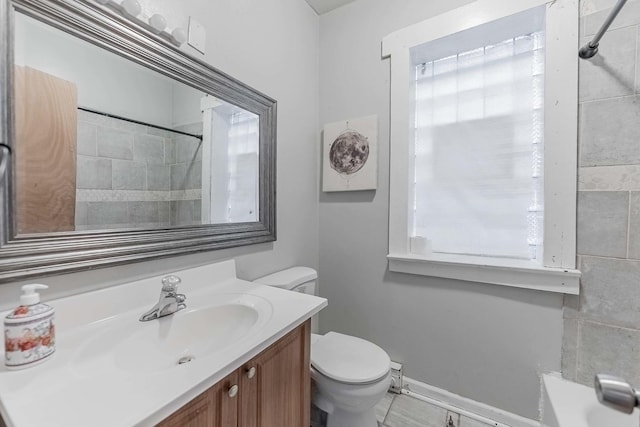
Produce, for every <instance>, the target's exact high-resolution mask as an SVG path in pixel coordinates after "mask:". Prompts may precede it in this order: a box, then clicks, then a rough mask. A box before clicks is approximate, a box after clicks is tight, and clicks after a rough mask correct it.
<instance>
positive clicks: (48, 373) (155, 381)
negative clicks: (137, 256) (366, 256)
mask: <svg viewBox="0 0 640 427" xmlns="http://www.w3.org/2000/svg"><path fill="white" fill-rule="evenodd" d="M174 274H176V275H178V276H179V277H180V278H181V279H182V283H181V284H180V285H179V288H178V291H179V292H180V293H184V294H185V295H186V296H187V300H186V303H187V309H185V310H182V311H180V312H177V313H175V314H173V315H171V316H167V317H165V318H162V319H160V320H152V321H150V322H160V321H165V322H171V321H172V320H171V317H172V316H176V318H177V316H181V315H187V313H189V312H190V311H194V310H198V309H200V308H204V307H209V306H211V305H212V304H213V305H215V304H221V303H224V301H231V300H236V301H240V302H243V301H248V302H247V304H251V303H252V301H257V302H260V304H258V305H260V307H261V308H260V309H261V310H262V311H261V313H262V314H261V315H260V317H259V318H258V320H257V322H256V323H255V325H254V327H253V328H252V329H251V330H250V331H249V332H248V333H247V334H246V335H243V336H242V337H241V338H238V339H234V340H233V342H232V343H231V344H228V345H225V346H224V348H222V349H221V350H219V351H217V350H216V351H212V352H211V353H210V354H208V355H204V356H197V355H196V359H194V360H193V361H192V362H189V363H187V364H184V365H175V366H171V367H170V368H166V369H126V368H123V365H122V363H116V362H114V358H113V356H111V355H110V352H112V351H114V348H115V347H117V345H114V343H112V342H111V341H110V340H113V339H114V334H113V333H111V334H108V332H109V331H118V330H123V329H122V328H125V327H126V328H128V327H129V325H131V328H132V329H135V328H140V326H139V325H144V324H146V323H149V322H144V323H143V322H139V321H138V318H139V317H140V315H141V314H142V313H143V312H145V311H146V310H148V309H149V308H151V307H152V306H153V305H154V304H155V303H156V301H157V299H158V295H159V293H160V287H161V285H160V278H161V277H162V276H158V277H154V278H149V279H144V280H139V281H136V282H131V283H127V284H124V285H121V286H115V287H112V288H108V289H103V290H100V291H95V292H89V293H86V294H80V295H77V296H73V297H68V298H62V299H59V300H53V301H44V302H46V303H48V304H50V305H51V306H53V307H54V308H55V309H56V317H55V325H56V353H55V354H54V355H53V356H52V357H51V358H50V360H47V361H45V362H44V363H42V364H40V365H37V366H34V367H31V368H28V369H24V370H20V371H10V370H7V369H6V368H5V367H4V363H3V364H2V366H1V367H0V414H1V415H2V417H3V418H4V420H5V423H6V424H7V427H36V426H45V425H46V426H50V427H54V426H58V425H59V426H65V427H73V426H78V427H86V426H88V425H91V426H92V427H100V426H105V427H117V426H123V427H130V426H150V425H154V424H156V423H158V422H159V421H161V420H163V419H164V418H166V417H167V416H169V415H170V414H172V413H173V412H175V411H176V410H177V409H179V408H180V407H182V406H183V405H184V404H185V403H187V402H189V401H190V400H191V399H193V398H194V397H196V396H198V395H199V394H200V393H202V392H203V391H205V390H206V389H208V388H209V387H211V386H212V385H213V384H215V383H217V382H218V381H219V380H221V379H222V378H224V377H225V376H227V375H228V374H229V373H231V372H233V371H234V370H235V369H237V368H238V367H240V366H241V365H242V364H243V363H245V362H247V361H248V360H250V359H251V358H253V357H254V356H256V355H257V354H259V353H260V352H261V351H263V350H264V349H266V348H267V347H269V346H270V345H271V344H273V343H274V342H276V341H277V340H278V339H280V338H282V337H283V336H284V335H286V334H287V333H288V332H290V331H291V330H293V329H294V328H295V327H297V326H298V325H300V324H302V323H303V322H304V321H305V320H307V319H309V318H310V317H311V316H313V315H314V314H316V313H317V312H319V311H320V310H321V309H322V308H324V307H325V306H326V305H327V301H326V300H325V299H324V298H318V297H314V296H310V295H304V294H300V293H297V292H290V291H286V290H281V289H277V288H274V287H268V286H262V285H256V284H253V283H251V282H247V281H244V280H240V279H238V278H237V277H236V272H235V263H234V261H224V262H220V263H216V264H210V265H206V266H203V267H198V268H193V269H188V270H183V271H180V272H176V273H174ZM163 276H164V275H163ZM45 283H46V281H45ZM5 315H6V313H1V314H0V316H2V318H4V316H5ZM166 324H168V325H170V323H166ZM118 328H119V329H118ZM103 336H104V341H105V342H104V343H102V341H101V340H102V337H103ZM117 338H118V337H116V338H115V339H116V340H117ZM119 342H121V340H119ZM121 347H122V345H120V350H122V348H121ZM87 349H89V350H90V351H89V350H87ZM0 351H1V352H0V355H1V356H2V357H1V358H2V359H4V349H0ZM132 351H134V350H132ZM125 354H126V353H125ZM133 356H134V355H132V358H133ZM125 365H126V363H125ZM145 368H146V367H145Z"/></svg>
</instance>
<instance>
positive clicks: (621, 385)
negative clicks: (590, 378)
mask: <svg viewBox="0 0 640 427" xmlns="http://www.w3.org/2000/svg"><path fill="white" fill-rule="evenodd" d="M594 386H595V388H596V395H597V396H598V400H599V401H600V403H602V404H603V405H605V406H608V407H610V408H613V409H616V410H618V411H621V412H624V413H626V414H630V413H631V412H633V408H635V407H636V406H638V405H639V404H640V403H639V398H640V394H638V392H637V391H636V390H634V389H633V387H631V386H630V385H629V383H627V382H625V381H624V380H623V379H621V378H618V377H614V376H612V375H605V374H598V375H596V378H595V381H594Z"/></svg>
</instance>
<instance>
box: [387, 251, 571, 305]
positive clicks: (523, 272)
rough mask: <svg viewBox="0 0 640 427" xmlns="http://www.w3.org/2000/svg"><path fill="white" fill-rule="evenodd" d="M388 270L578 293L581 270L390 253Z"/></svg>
mask: <svg viewBox="0 0 640 427" xmlns="http://www.w3.org/2000/svg"><path fill="white" fill-rule="evenodd" d="M387 259H388V260H389V270H390V271H395V272H400V273H409V274H418V275H422V276H432V277H444V278H448V279H457V280H466V281H469V282H481V283H492V284H494V285H502V286H512V287H516V288H526V289H535V290H538V291H546V292H556V293H562V294H571V295H578V294H579V290H580V271H579V270H571V269H564V268H548V267H540V266H539V265H536V264H533V263H532V262H529V261H522V260H511V259H504V260H499V261H500V262H499V263H498V262H497V261H498V260H497V259H495V258H494V259H491V258H483V257H471V256H462V255H448V254H447V255H444V254H432V255H429V256H422V255H414V254H389V255H387Z"/></svg>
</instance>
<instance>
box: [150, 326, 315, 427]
mask: <svg viewBox="0 0 640 427" xmlns="http://www.w3.org/2000/svg"><path fill="white" fill-rule="evenodd" d="M310 330H311V326H310V322H309V321H306V322H305V323H304V324H303V325H301V326H299V327H297V328H296V329H294V330H293V331H292V332H290V333H289V334H287V335H286V336H285V337H284V338H281V339H280V340H279V341H278V342H276V343H275V344H273V345H271V347H269V348H268V349H266V350H265V351H263V352H262V353H260V354H259V355H258V356H256V357H254V358H253V359H251V360H250V361H248V362H247V363H245V364H243V365H242V366H241V367H240V368H238V369H237V370H235V371H234V372H232V373H231V374H229V375H228V376H226V377H225V378H224V379H222V380H221V381H220V382H218V383H217V384H216V385H214V386H213V387H211V388H210V389H208V390H207V391H205V392H204V393H202V394H201V395H200V396H198V397H196V398H195V399H193V400H192V401H191V402H189V403H187V404H186V405H185V406H183V407H182V408H181V409H179V410H178V411H177V412H175V413H174V414H173V415H171V416H170V417H169V418H167V419H165V420H164V421H162V422H160V423H159V424H158V426H159V427H184V426H193V427H199V426H203V427H204V426H211V427H233V426H242V427H253V426H255V427H258V426H263V427H268V426H273V427H277V426H283V425H288V426H302V425H308V424H309V409H310V390H311V384H310V376H309V337H310Z"/></svg>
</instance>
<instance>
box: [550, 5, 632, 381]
mask: <svg viewBox="0 0 640 427" xmlns="http://www.w3.org/2000/svg"><path fill="white" fill-rule="evenodd" d="M609 3H613V2H609ZM608 13H609V9H605V10H601V11H599V12H596V13H591V14H588V15H586V16H584V17H583V18H582V20H581V29H582V35H583V36H584V37H583V40H582V42H583V43H585V42H587V41H588V40H589V39H590V37H589V36H591V35H592V34H594V32H595V31H597V29H598V28H599V27H600V25H601V23H602V22H603V20H604V18H605V16H606V15H607V14H608ZM639 24H640V2H639V1H637V0H632V1H629V2H628V3H627V4H626V5H625V7H624V8H623V9H622V11H621V13H620V15H618V18H617V19H616V21H615V22H614V24H613V25H612V27H611V29H610V30H609V31H608V32H607V34H606V35H605V36H604V38H603V39H602V41H601V43H600V54H599V55H598V56H596V57H595V58H594V59H593V60H591V61H581V64H580V111H581V113H580V159H579V166H580V168H579V172H578V178H579V184H578V189H579V192H578V254H579V260H580V269H581V270H582V274H583V276H582V281H581V294H580V296H579V297H571V298H569V297H567V298H565V307H564V318H565V319H564V331H565V333H564V339H563V351H562V374H563V376H564V377H565V378H568V379H571V380H575V381H578V382H580V383H583V384H586V385H592V384H593V376H594V374H595V373H598V372H601V373H610V374H614V375H619V376H622V377H624V378H626V379H627V380H628V381H631V382H632V383H634V384H635V385H636V386H638V385H639V384H640V363H639V356H638V348H639V347H640V286H639V281H640V121H639V120H638V118H639V117H640V95H639V94H640V79H638V77H640V62H639V61H640V55H638V53H640V51H639V44H638V34H639V33H638V31H639V29H640V25H639Z"/></svg>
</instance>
